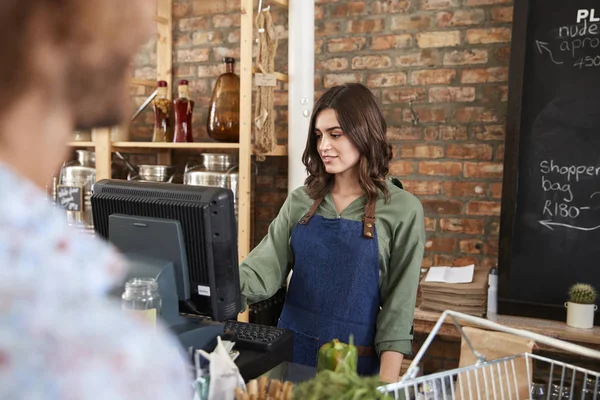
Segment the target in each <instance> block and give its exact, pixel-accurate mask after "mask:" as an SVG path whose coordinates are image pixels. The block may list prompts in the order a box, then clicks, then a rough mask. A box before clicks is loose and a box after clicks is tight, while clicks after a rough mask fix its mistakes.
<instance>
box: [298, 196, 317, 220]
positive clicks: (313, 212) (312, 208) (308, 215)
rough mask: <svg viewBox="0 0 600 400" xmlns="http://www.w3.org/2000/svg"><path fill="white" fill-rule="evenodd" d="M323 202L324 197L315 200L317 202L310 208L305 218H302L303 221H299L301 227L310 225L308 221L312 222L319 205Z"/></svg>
mask: <svg viewBox="0 0 600 400" xmlns="http://www.w3.org/2000/svg"><path fill="white" fill-rule="evenodd" d="M322 201H323V198H322V197H321V198H318V199H315V202H314V203H313V204H312V206H311V207H310V210H308V212H307V213H306V214H304V216H303V217H302V219H301V220H300V221H298V223H299V224H300V225H306V224H308V221H310V219H311V218H312V216H313V215H315V212H316V211H317V208H319V205H320V204H321V202H322Z"/></svg>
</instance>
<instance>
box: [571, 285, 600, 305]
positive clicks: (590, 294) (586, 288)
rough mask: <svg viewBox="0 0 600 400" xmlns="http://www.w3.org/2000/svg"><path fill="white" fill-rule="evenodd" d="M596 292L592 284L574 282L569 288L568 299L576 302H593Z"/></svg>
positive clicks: (594, 301)
mask: <svg viewBox="0 0 600 400" xmlns="http://www.w3.org/2000/svg"><path fill="white" fill-rule="evenodd" d="M597 297H598V293H597V292H596V289H594V287H593V286H592V285H588V284H587V283H576V284H574V285H573V286H571V288H570V289H569V301H570V302H571V303H577V304H595V303H596V298H597Z"/></svg>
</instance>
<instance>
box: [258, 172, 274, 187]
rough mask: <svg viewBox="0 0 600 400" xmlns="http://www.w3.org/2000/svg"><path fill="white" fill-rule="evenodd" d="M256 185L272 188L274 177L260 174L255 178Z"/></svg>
mask: <svg viewBox="0 0 600 400" xmlns="http://www.w3.org/2000/svg"><path fill="white" fill-rule="evenodd" d="M255 183H256V187H262V188H270V187H273V177H272V176H264V175H258V176H257V177H256V179H255Z"/></svg>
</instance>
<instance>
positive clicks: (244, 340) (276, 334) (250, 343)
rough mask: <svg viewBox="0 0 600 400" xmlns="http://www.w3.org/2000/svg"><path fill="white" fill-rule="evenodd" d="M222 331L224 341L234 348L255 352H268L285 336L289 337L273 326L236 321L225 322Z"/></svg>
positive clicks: (286, 332)
mask: <svg viewBox="0 0 600 400" xmlns="http://www.w3.org/2000/svg"><path fill="white" fill-rule="evenodd" d="M224 331H225V332H224V335H223V336H224V339H225V340H229V341H232V342H235V347H238V348H240V349H248V350H257V351H270V350H271V349H272V348H273V347H274V346H276V345H277V343H278V342H279V341H282V340H283V338H284V335H285V334H290V335H291V332H288V331H286V330H285V329H281V328H277V327H275V326H269V325H258V324H250V323H246V322H237V321H227V322H225V328H224Z"/></svg>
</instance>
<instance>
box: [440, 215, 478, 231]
mask: <svg viewBox="0 0 600 400" xmlns="http://www.w3.org/2000/svg"><path fill="white" fill-rule="evenodd" d="M440 228H441V230H442V231H443V232H452V233H464V234H467V235H483V232H484V228H485V221H484V220H482V219H464V218H463V219H461V218H442V219H440Z"/></svg>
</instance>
